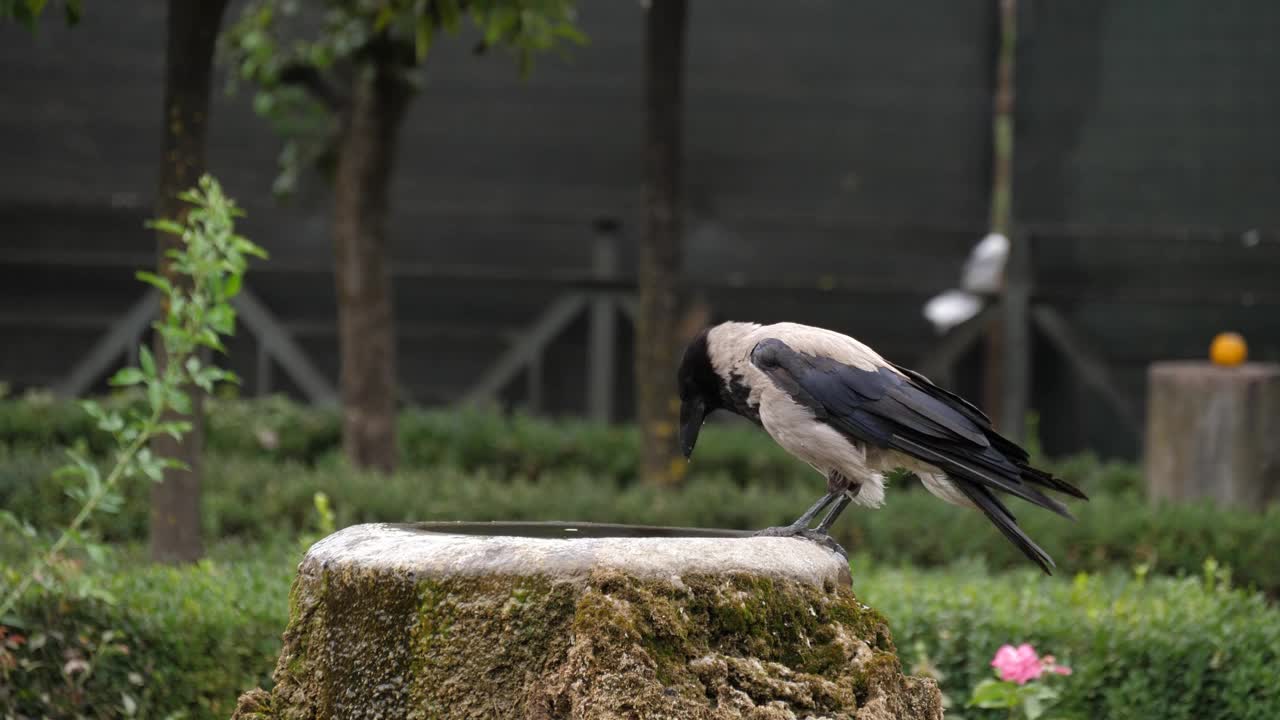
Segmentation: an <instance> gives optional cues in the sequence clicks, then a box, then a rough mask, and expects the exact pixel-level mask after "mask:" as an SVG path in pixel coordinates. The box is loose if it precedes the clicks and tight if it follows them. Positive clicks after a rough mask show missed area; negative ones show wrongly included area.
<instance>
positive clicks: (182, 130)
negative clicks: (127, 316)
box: [150, 0, 227, 563]
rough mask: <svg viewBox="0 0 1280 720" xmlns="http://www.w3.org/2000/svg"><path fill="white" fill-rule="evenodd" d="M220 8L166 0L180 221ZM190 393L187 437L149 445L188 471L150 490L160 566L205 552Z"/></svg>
mask: <svg viewBox="0 0 1280 720" xmlns="http://www.w3.org/2000/svg"><path fill="white" fill-rule="evenodd" d="M226 6H227V0H169V11H168V12H169V17H168V43H167V46H166V49H165V77H164V141H163V145H162V149H163V155H162V156H161V160H160V184H159V187H158V189H157V192H156V216H157V217H163V218H172V219H176V220H179V221H181V220H182V219H183V218H184V216H185V215H186V212H187V208H186V203H184V202H182V201H181V200H179V199H178V197H177V196H178V194H179V193H181V192H182V191H184V190H187V189H189V188H191V187H192V186H194V185H195V184H196V181H197V180H198V179H199V178H200V175H201V174H203V173H204V171H205V135H206V131H207V128H208V120H209V88H210V85H211V82H212V76H213V50H214V43H215V41H216V39H217V37H218V27H219V25H221V23H222V13H223V11H224V10H225V9H226ZM157 239H158V246H159V247H158V250H159V260H158V264H159V267H160V272H161V273H162V274H163V275H165V276H166V277H168V278H170V279H177V278H175V275H174V273H173V271H172V268H170V267H169V262H168V261H167V259H166V258H165V256H164V253H165V251H166V250H168V249H170V248H171V247H174V246H175V245H177V244H179V243H180V241H179V240H178V239H177V238H175V237H174V236H172V235H169V234H167V233H158V234H157ZM155 349H156V353H155V354H156V358H157V360H158V361H159V363H160V365H161V367H163V366H164V363H165V361H166V358H165V354H164V347H163V344H162V342H161V340H160V338H159V337H158V336H157V337H156V339H155ZM188 391H189V392H190V393H191V398H192V414H193V415H192V417H191V422H192V428H191V432H189V433H187V435H186V437H184V438H183V440H182V441H181V442H178V441H175V440H173V439H172V438H170V437H167V436H164V437H160V438H157V439H155V440H154V441H153V442H152V450H153V451H154V452H155V453H157V454H158V455H160V456H162V457H170V458H175V459H178V460H181V461H182V462H184V463H186V464H187V465H188V466H189V467H190V468H191V469H190V470H181V471H179V470H167V471H165V475H164V481H163V482H160V483H157V484H156V485H154V486H152V488H151V536H150V543H151V557H152V559H154V560H156V561H158V562H168V563H181V562H192V561H195V560H198V559H200V557H201V556H202V555H203V554H204V543H203V540H202V538H201V526H200V473H201V468H200V456H201V454H202V450H203V447H204V415H203V403H202V402H201V395H200V393H199V392H198V391H197V390H196V388H188Z"/></svg>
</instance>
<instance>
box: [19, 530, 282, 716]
mask: <svg viewBox="0 0 1280 720" xmlns="http://www.w3.org/2000/svg"><path fill="white" fill-rule="evenodd" d="M296 561H297V557H296V556H289V555H286V554H284V553H282V552H281V551H280V550H278V549H275V550H271V551H269V552H267V553H266V556H265V557H256V558H255V557H253V556H252V555H249V556H247V557H246V558H245V559H243V560H241V561H239V562H236V563H218V562H211V561H206V562H202V563H200V564H198V565H195V566H191V567H186V568H181V569H174V568H167V567H161V566H141V567H127V568H119V567H116V566H115V565H114V563H111V562H108V564H107V566H105V567H98V568H96V569H94V570H93V571H91V572H90V573H88V574H86V575H84V576H82V577H79V578H77V579H76V580H75V582H73V583H72V585H73V586H74V587H75V591H74V592H73V591H66V592H60V593H58V594H51V593H50V592H48V591H46V590H43V589H40V588H39V587H38V586H37V587H36V589H33V590H32V591H30V592H28V593H27V595H26V596H25V597H24V598H23V600H22V602H21V603H20V604H19V606H18V608H17V609H16V611H15V613H14V617H10V618H7V619H5V622H6V624H8V625H10V627H11V633H12V632H16V633H19V634H20V635H21V641H20V642H13V641H14V640H15V638H14V637H13V635H12V634H10V637H9V640H10V647H5V646H4V644H3V643H0V717H19V718H20V717H33V718H34V717H50V718H71V717H83V718H123V717H145V718H168V717H189V718H219V719H221V720H225V718H228V717H230V716H231V711H232V709H233V708H234V707H235V701H236V698H237V697H238V696H239V694H240V692H242V691H243V690H244V689H245V688H249V687H254V686H257V685H262V686H263V687H269V685H270V682H271V671H272V669H273V668H274V666H275V658H276V656H277V655H278V654H279V651H280V633H281V631H282V630H283V629H284V624H285V622H286V620H287V614H288V592H289V583H290V582H291V581H292V579H293V573H292V567H291V563H296ZM0 577H4V578H5V580H6V582H5V583H3V584H0V585H7V583H8V582H10V581H13V580H14V579H15V578H16V576H15V575H14V574H13V570H12V569H10V568H4V567H2V566H0ZM104 598H105V599H104ZM6 655H7V657H6Z"/></svg>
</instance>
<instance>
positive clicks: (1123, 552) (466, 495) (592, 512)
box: [0, 448, 1280, 595]
mask: <svg viewBox="0 0 1280 720" xmlns="http://www.w3.org/2000/svg"><path fill="white" fill-rule="evenodd" d="M57 463H58V458H57V456H56V455H52V454H50V453H38V452H34V451H29V450H5V449H3V448H0V507H3V508H5V509H7V510H10V511H12V512H14V513H16V514H17V515H18V516H19V517H22V518H24V519H26V520H28V521H29V522H31V523H32V524H34V525H35V526H36V527H41V528H52V527H58V526H60V525H63V524H65V523H66V521H67V519H68V518H70V517H71V516H72V515H73V514H74V511H75V506H74V505H73V503H72V501H71V500H70V498H68V497H66V496H65V495H64V494H63V492H62V490H61V486H60V484H59V483H57V482H52V481H50V480H49V473H50V471H51V470H52V469H53V468H54V467H55V466H56V465H57ZM205 471H206V477H205V492H204V498H203V500H204V503H203V507H204V513H205V528H206V531H207V533H208V535H209V537H210V539H211V540H217V539H219V538H240V539H242V540H246V541H258V540H262V539H265V538H271V537H276V536H280V535H284V536H293V535H294V534H296V533H297V532H299V531H302V530H305V529H308V528H309V527H310V522H311V518H312V515H313V512H314V511H313V507H312V498H313V495H314V493H315V492H317V491H323V492H324V493H326V494H328V495H329V497H330V499H331V501H332V504H333V507H334V511H335V513H336V514H337V520H338V522H339V524H341V525H346V524H351V523H356V522H366V521H405V520H577V521H595V522H623V523H646V524H660V525H685V526H699V527H726V528H761V527H766V526H769V525H779V524H785V523H787V522H790V521H791V520H793V519H794V518H795V516H796V515H798V514H799V513H800V512H801V511H802V510H803V509H804V508H805V507H807V506H808V505H809V504H810V503H811V502H812V501H813V500H814V499H815V498H816V496H817V494H818V493H819V492H820V491H821V488H822V481H821V479H820V478H817V477H809V478H806V479H805V481H804V482H796V483H792V484H790V485H777V484H772V483H748V484H745V485H744V484H742V483H740V482H738V481H737V480H733V479H730V478H729V477H728V476H727V475H725V474H720V475H713V476H708V475H703V476H699V477H696V478H693V479H691V480H690V481H689V482H687V483H686V484H685V485H684V486H683V487H681V488H678V489H659V488H654V487H649V486H646V485H642V484H635V483H633V484H621V483H619V482H616V481H613V480H610V479H608V478H601V477H597V476H595V475H592V474H589V473H586V472H554V473H551V472H544V473H541V474H540V475H539V476H538V478H537V479H536V480H534V479H528V478H523V477H514V478H511V477H506V476H504V475H502V474H501V473H500V472H498V471H495V470H478V471H464V470H460V469H457V468H451V467H447V466H442V467H438V468H435V469H408V470H402V471H400V472H398V473H396V474H395V475H393V476H391V477H382V476H379V475H373V474H367V473H361V472H353V471H351V470H349V469H347V468H345V466H343V465H341V464H339V463H336V462H328V463H321V464H320V465H318V466H315V467H310V466H304V465H301V464H297V463H277V462H269V461H263V460H257V459H249V458H244V457H223V456H217V455H214V456H210V457H209V458H207V459H206V462H205ZM904 483H915V481H914V480H906V481H903V482H902V483H897V485H901V484H904ZM124 490H125V496H126V499H125V502H124V504H123V507H122V508H121V509H120V511H119V512H118V513H115V514H113V515H103V516H100V517H99V518H97V519H95V523H96V527H98V528H99V529H100V530H101V532H102V535H103V536H104V537H105V538H106V539H108V540H115V541H131V540H141V539H143V538H145V536H146V532H147V498H146V492H147V487H146V486H145V485H144V484H135V485H131V486H127V487H126V488H125V489H124ZM1019 507H1020V508H1021V510H1020V511H1019V510H1018V508H1019ZM1014 508H1015V512H1017V514H1018V519H1019V522H1020V523H1021V524H1022V525H1023V526H1024V527H1026V528H1027V531H1028V532H1029V533H1030V534H1031V536H1032V537H1034V538H1035V539H1036V541H1037V542H1039V543H1040V544H1041V545H1042V546H1043V547H1044V548H1045V549H1046V550H1047V551H1048V552H1049V553H1050V554H1051V555H1052V556H1053V557H1054V558H1055V560H1057V562H1058V566H1059V574H1061V575H1067V576H1069V575H1070V574H1071V573H1073V572H1076V571H1079V570H1088V571H1098V570H1103V569H1106V568H1110V567H1116V566H1119V567H1124V568H1128V567H1131V566H1133V565H1136V564H1139V563H1146V564H1149V565H1150V566H1151V568H1152V570H1153V571H1154V572H1157V573H1160V574H1178V573H1184V574H1186V573H1190V574H1195V573H1197V572H1198V571H1199V568H1200V564H1201V563H1202V562H1203V561H1204V559H1205V558H1206V557H1215V558H1217V559H1218V560H1219V561H1221V562H1223V563H1224V564H1226V565H1228V566H1230V567H1232V568H1234V569H1235V572H1236V573H1237V580H1238V581H1239V582H1241V583H1243V584H1246V585H1251V586H1254V587H1257V588H1259V589H1262V590H1264V591H1266V592H1268V593H1270V594H1272V595H1278V594H1280V563H1277V562H1275V561H1274V553H1275V550H1274V548H1276V547H1280V506H1275V507H1272V508H1271V509H1269V510H1267V511H1265V512H1256V513H1255V512H1241V511H1229V510H1218V509H1213V508H1209V507H1203V506H1197V507H1190V506H1152V505H1149V504H1148V503H1146V502H1145V501H1143V500H1141V499H1139V498H1137V497H1134V496H1132V495H1131V494H1126V493H1119V494H1101V495H1097V496H1095V497H1094V498H1093V499H1092V500H1091V501H1090V502H1088V503H1074V504H1073V505H1072V509H1073V511H1075V513H1076V515H1077V518H1078V519H1077V520H1076V521H1075V522H1072V521H1068V520H1065V519H1063V518H1060V517H1058V516H1056V515H1053V514H1050V513H1047V512H1044V511H1042V510H1039V509H1036V508H1031V507H1029V506H1026V505H1025V504H1023V503H1020V502H1015V505H1014ZM835 532H836V535H837V538H838V539H839V540H840V541H841V542H842V543H844V544H845V546H846V547H847V548H849V549H850V550H852V551H858V550H864V551H866V552H868V553H870V554H871V555H872V556H873V557H875V558H876V559H877V560H879V561H881V562H886V563H895V564H897V563H901V564H914V565H920V566H925V567H932V566H941V565H946V564H949V563H952V562H955V561H957V560H960V559H964V558H970V557H973V558H982V559H983V560H984V562H986V563H987V564H988V565H989V566H990V567H992V568H993V569H1003V568H1025V567H1026V566H1027V565H1026V560H1025V558H1024V557H1023V556H1022V554H1021V553H1019V552H1018V551H1017V549H1015V548H1014V547H1013V546H1012V545H1010V544H1009V543H1008V542H1007V541H1006V540H1005V539H1004V537H1003V536H1002V535H1000V533H999V532H997V531H996V530H995V528H994V527H992V526H991V525H990V524H989V523H988V522H987V521H986V519H985V518H983V517H982V516H981V515H979V514H978V513H975V512H972V511H968V510H964V509H961V508H957V507H953V506H951V505H947V504H945V503H942V502H940V501H939V500H937V499H936V498H934V497H933V496H931V495H929V494H927V493H924V492H902V491H901V488H899V487H891V489H890V493H889V500H888V503H887V504H886V505H885V507H883V508H881V509H879V510H865V509H861V508H857V507H855V508H851V509H850V510H849V511H848V512H847V513H845V515H844V517H843V518H841V520H840V522H839V523H837V525H836V528H835ZM2 549H3V548H0V550H2Z"/></svg>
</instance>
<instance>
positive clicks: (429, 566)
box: [235, 525, 942, 720]
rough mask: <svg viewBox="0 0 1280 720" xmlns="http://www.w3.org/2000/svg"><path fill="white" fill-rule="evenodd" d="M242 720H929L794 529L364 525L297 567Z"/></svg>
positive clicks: (919, 690)
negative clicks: (269, 663) (284, 619)
mask: <svg viewBox="0 0 1280 720" xmlns="http://www.w3.org/2000/svg"><path fill="white" fill-rule="evenodd" d="M284 639H285V646H284V649H283V651H282V653H281V656H280V659H279V662H278V664H277V666H276V670H275V683H276V684H275V687H274V688H273V690H272V691H271V692H270V693H266V692H264V691H261V690H256V691H253V692H250V693H246V694H245V696H244V697H242V698H241V702H240V705H239V707H238V708H237V712H236V716H235V717H236V718H241V719H243V720H249V719H250V718H253V719H254V720H277V719H279V720H283V719H288V720H295V719H296V720H302V719H308V720H310V719H312V718H422V719H423V720H426V719H429V718H531V719H546V720H550V719H552V718H574V719H578V718H582V719H587V718H590V719H593V720H594V719H602V720H603V719H610V718H655V719H656V718H671V719H673V720H675V719H680V720H685V719H697V718H707V719H708V720H711V719H715V720H720V719H724V720H728V719H729V718H758V719H760V720H765V719H769V720H773V719H778V720H782V719H784V718H785V719H791V718H794V719H797V720H798V719H801V718H832V719H835V718H848V719H851V720H852V719H857V720H881V719H888V718H902V719H904V720H926V719H929V720H932V719H934V718H941V717H942V706H941V695H940V694H939V692H938V689H937V687H936V685H935V684H934V683H933V681H931V680H926V679H919V678H910V677H905V676H903V674H902V672H901V669H900V665H899V662H898V659H897V657H896V655H895V650H894V646H893V641H892V639H891V637H890V634H889V629H888V626H887V624H886V623H885V620H884V618H883V617H882V616H881V615H880V614H879V613H877V612H876V611H875V610H873V609H871V608H868V607H865V606H863V605H862V604H860V603H859V602H858V600H857V598H856V597H855V596H854V593H853V590H852V588H851V586H850V579H849V574H848V566H847V564H846V563H845V562H844V560H843V558H841V557H840V556H838V555H836V554H835V553H832V552H830V551H829V550H826V549H824V548H821V547H818V546H817V545H815V544H813V543H810V542H808V541H805V540H797V539H786V538H674V537H672V538H583V539H573V540H566V539H548V538H528V537H480V536H458V535H444V534H438V533H426V532H420V531H417V530H415V529H414V528H413V527H412V526H387V525H365V526H355V527H353V528H348V529H346V530H343V531H340V532H338V533H335V534H334V535H332V536H330V537H329V538H326V539H325V540H323V541H321V542H320V543H317V544H316V545H315V546H314V547H313V548H312V549H311V551H310V552H309V553H308V554H307V557H306V558H305V559H304V560H303V562H302V564H301V565H300V566H299V572H298V576H297V578H296V579H295V581H294V587H293V593H292V597H291V617H290V621H289V627H288V629H287V630H286V632H285V637H284Z"/></svg>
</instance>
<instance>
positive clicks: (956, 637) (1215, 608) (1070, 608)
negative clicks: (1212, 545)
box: [854, 564, 1280, 720]
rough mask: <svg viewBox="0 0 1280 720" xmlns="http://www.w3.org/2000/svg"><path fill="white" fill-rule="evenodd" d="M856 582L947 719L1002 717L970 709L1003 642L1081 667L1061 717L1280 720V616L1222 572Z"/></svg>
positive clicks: (890, 574) (880, 575)
mask: <svg viewBox="0 0 1280 720" xmlns="http://www.w3.org/2000/svg"><path fill="white" fill-rule="evenodd" d="M854 587H855V589H857V590H858V592H859V594H860V595H861V596H862V598H863V600H864V602H867V603H868V604H870V605H872V606H873V607H875V608H876V609H878V610H880V611H881V612H883V613H884V614H885V615H886V616H888V618H889V622H890V627H891V628H892V629H893V634H894V641H895V643H896V644H897V646H898V650H899V657H900V658H901V659H902V661H903V663H904V665H905V666H906V667H907V669H908V670H911V671H913V672H922V671H923V672H929V673H932V674H934V675H935V676H936V677H938V678H939V680H940V684H941V686H942V688H943V692H944V693H945V694H946V696H947V697H948V699H949V701H950V708H949V709H948V712H947V717H948V718H957V717H965V718H977V717H983V718H985V717H992V718H994V717H1003V715H1000V714H998V713H995V712H992V711H979V710H975V709H970V708H965V707H964V703H965V701H966V700H967V699H968V697H969V692H970V691H971V689H972V688H973V686H974V685H976V684H977V683H978V682H979V681H980V680H982V679H985V678H989V677H992V669H991V667H990V666H989V663H990V661H991V658H992V656H993V655H994V654H995V652H996V649H997V648H999V647H1000V645H1002V644H1004V643H1011V644H1015V645H1016V644H1019V643H1022V642H1029V643H1031V644H1032V645H1034V646H1035V647H1036V649H1037V650H1039V651H1040V652H1041V653H1049V654H1052V655H1054V656H1055V657H1056V658H1057V661H1058V662H1059V663H1061V664H1064V665H1067V666H1069V667H1071V668H1072V670H1073V671H1074V672H1073V674H1072V675H1071V676H1070V677H1067V678H1064V679H1063V680H1062V682H1060V683H1057V684H1058V686H1059V687H1060V688H1061V689H1062V691H1063V694H1062V697H1061V699H1060V704H1059V706H1058V707H1056V708H1055V709H1054V712H1053V713H1051V715H1052V716H1053V717H1064V718H1082V719H1083V718H1107V719H1108V720H1128V719H1130V718H1132V719H1133V720H1146V719H1147V718H1161V720H1212V719H1216V718H1221V719H1222V720H1228V719H1230V720H1264V719H1269V718H1276V717H1280V683H1277V682H1276V678H1277V674H1276V666H1277V663H1278V662H1280V612H1277V611H1276V610H1275V609H1274V608H1273V607H1269V606H1268V605H1267V603H1266V601H1265V600H1264V599H1263V598H1262V597H1260V596H1259V595H1256V594H1249V593H1245V592H1241V591H1239V590H1232V589H1230V588H1229V587H1227V584H1226V583H1225V582H1224V581H1223V578H1222V573H1221V572H1220V571H1217V570H1214V569H1213V568H1212V567H1210V568H1209V570H1208V571H1207V573H1206V575H1205V576H1203V577H1188V578H1182V579H1171V578H1153V579H1149V580H1148V579H1144V578H1143V577H1142V576H1138V577H1127V578H1126V577H1121V576H1116V575H1111V576H1108V577H1099V576H1087V575H1080V576H1077V577H1076V579H1075V581H1074V582H1071V583H1062V582H1054V581H1052V580H1050V579H1048V578H1045V577H1043V576H1040V575H1037V574H1035V573H1033V572H1019V573H1014V574H1008V575H1004V576H999V577H988V576H985V575H984V574H983V573H982V572H981V570H980V569H976V570H975V569H974V568H972V567H970V568H955V569H951V570H949V571H946V572H937V571H934V572H922V571H919V570H883V569H880V570H876V569H871V570H868V571H865V572H859V571H858V570H857V567H856V564H855V571H854Z"/></svg>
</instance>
